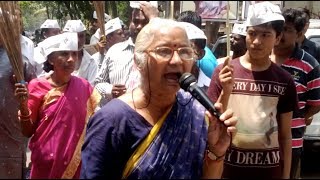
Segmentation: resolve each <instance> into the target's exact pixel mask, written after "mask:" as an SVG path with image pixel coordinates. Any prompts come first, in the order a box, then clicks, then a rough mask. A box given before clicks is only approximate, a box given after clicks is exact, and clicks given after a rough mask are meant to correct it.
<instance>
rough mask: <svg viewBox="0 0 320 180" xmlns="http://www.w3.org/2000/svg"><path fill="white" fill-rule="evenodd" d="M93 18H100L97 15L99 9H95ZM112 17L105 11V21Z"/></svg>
mask: <svg viewBox="0 0 320 180" xmlns="http://www.w3.org/2000/svg"><path fill="white" fill-rule="evenodd" d="M92 16H93V19H98V16H97V11H93V15H92ZM110 19H111V16H109V15H108V14H106V13H104V21H105V23H106V22H108V21H109V20H110Z"/></svg>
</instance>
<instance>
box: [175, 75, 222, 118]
mask: <svg viewBox="0 0 320 180" xmlns="http://www.w3.org/2000/svg"><path fill="white" fill-rule="evenodd" d="M179 84H180V87H181V88H182V89H183V90H185V91H188V92H189V93H190V94H191V95H192V96H193V97H194V98H196V99H197V100H198V101H199V102H200V103H201V104H202V105H203V106H204V107H205V108H206V109H207V110H208V111H209V112H210V113H211V114H213V115H214V116H215V117H217V118H218V119H219V118H220V115H221V113H220V112H219V111H217V109H216V108H215V107H214V105H213V102H212V101H211V100H210V99H209V97H208V96H207V94H206V93H205V92H204V91H203V90H202V89H201V88H200V87H199V86H197V80H196V78H195V77H194V75H192V74H191V73H184V74H183V75H182V76H181V77H180V79H179Z"/></svg>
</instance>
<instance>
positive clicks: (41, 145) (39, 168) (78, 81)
mask: <svg viewBox="0 0 320 180" xmlns="http://www.w3.org/2000/svg"><path fill="white" fill-rule="evenodd" d="M47 83H48V82H47ZM35 86H36V84H35ZM60 90H61V91H60V97H59V93H58V92H59V90H57V89H54V88H52V89H51V90H50V91H48V92H47V94H46V95H45V96H44V98H45V99H43V100H42V101H43V102H50V103H48V104H45V105H43V106H42V108H39V111H40V112H39V113H38V116H39V117H38V119H39V120H38V122H36V123H38V126H37V130H36V132H35V134H34V135H33V137H32V138H31V140H30V143H29V148H30V150H31V151H32V154H31V161H32V169H31V178H79V173H80V172H79V171H80V168H79V167H80V157H81V156H80V152H81V146H82V144H83V138H84V133H85V128H86V124H87V121H88V119H89V117H90V116H91V115H92V114H93V112H94V109H95V108H96V107H97V104H98V102H99V101H100V95H99V94H98V93H97V92H96V91H95V90H94V89H93V88H92V86H91V85H90V84H89V83H88V82H87V81H85V80H84V79H82V78H78V77H74V76H72V78H71V79H70V81H69V83H68V84H67V85H66V87H65V88H64V91H63V88H62V89H60ZM53 96H56V97H53ZM57 96H58V97H57ZM48 99H51V100H48ZM52 99H56V100H52Z"/></svg>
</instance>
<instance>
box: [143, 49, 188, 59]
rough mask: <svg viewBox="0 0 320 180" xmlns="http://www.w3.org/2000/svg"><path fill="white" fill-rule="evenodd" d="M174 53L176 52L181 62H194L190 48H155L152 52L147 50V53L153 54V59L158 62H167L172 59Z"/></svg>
mask: <svg viewBox="0 0 320 180" xmlns="http://www.w3.org/2000/svg"><path fill="white" fill-rule="evenodd" d="M174 51H177V53H178V55H179V57H180V58H181V59H182V60H186V61H192V60H194V51H193V49H192V48H191V47H181V48H178V49H172V48H170V47H157V48H155V49H153V50H149V51H148V52H154V54H155V58H156V59H157V60H159V61H169V60H170V59H171V58H172V57H173V53H174Z"/></svg>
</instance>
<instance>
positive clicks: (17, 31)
mask: <svg viewBox="0 0 320 180" xmlns="http://www.w3.org/2000/svg"><path fill="white" fill-rule="evenodd" d="M0 9H1V11H0V39H1V43H2V44H3V47H4V48H5V50H6V52H7V55H8V58H9V60H10V63H11V66H12V70H13V73H14V75H15V77H16V80H17V81H18V82H22V83H24V73H23V61H22V54H21V42H20V37H21V28H22V27H21V17H20V16H21V15H20V13H21V12H20V9H19V5H18V1H0Z"/></svg>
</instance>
